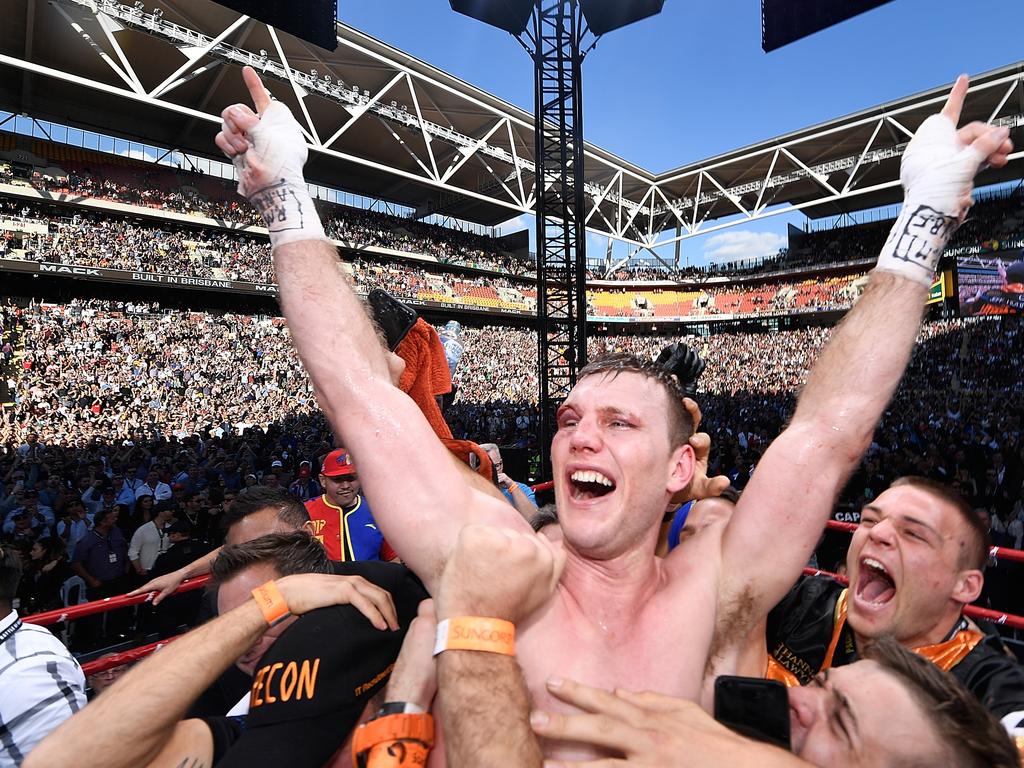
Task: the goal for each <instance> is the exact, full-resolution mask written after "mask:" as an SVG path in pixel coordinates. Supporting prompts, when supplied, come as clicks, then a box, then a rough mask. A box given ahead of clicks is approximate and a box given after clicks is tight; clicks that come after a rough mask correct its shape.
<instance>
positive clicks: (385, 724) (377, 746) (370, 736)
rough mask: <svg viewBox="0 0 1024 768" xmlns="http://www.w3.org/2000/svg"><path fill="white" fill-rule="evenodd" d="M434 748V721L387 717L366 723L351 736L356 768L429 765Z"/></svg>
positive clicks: (427, 717) (424, 715)
mask: <svg viewBox="0 0 1024 768" xmlns="http://www.w3.org/2000/svg"><path fill="white" fill-rule="evenodd" d="M433 746H434V718H433V717H432V716H431V715H430V714H429V713H427V712H423V713H420V714H416V715H411V714H397V715H385V716H384V717H378V718H376V719H374V720H370V721H368V722H365V723H363V724H362V725H360V726H359V727H358V728H356V730H355V733H354V734H353V735H352V762H353V763H354V764H355V765H356V766H357V768H397V767H398V766H407V765H408V766H411V765H419V766H422V765H426V758H427V755H428V754H429V753H430V748H431V747H433Z"/></svg>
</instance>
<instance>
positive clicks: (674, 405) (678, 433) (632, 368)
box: [577, 352, 693, 450]
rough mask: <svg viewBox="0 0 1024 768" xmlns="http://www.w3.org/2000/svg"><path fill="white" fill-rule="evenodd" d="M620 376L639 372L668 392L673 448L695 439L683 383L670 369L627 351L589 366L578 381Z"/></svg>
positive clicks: (668, 419)
mask: <svg viewBox="0 0 1024 768" xmlns="http://www.w3.org/2000/svg"><path fill="white" fill-rule="evenodd" d="M620 373H637V374H639V375H641V376H643V377H644V378H646V379H650V380H651V381H655V382H657V383H658V384H660V385H661V388H662V389H663V390H664V391H665V399H666V400H667V401H668V413H666V414H665V416H666V423H667V424H668V438H669V441H670V443H671V446H672V449H673V450H675V449H676V448H678V447H679V446H681V445H685V444H686V442H687V441H688V440H689V439H690V437H692V436H693V419H692V418H691V417H690V413H689V411H687V410H686V406H684V405H683V398H684V397H685V395H684V394H683V390H682V388H680V386H679V380H678V379H677V378H676V377H675V376H673V375H672V374H671V373H670V372H669V371H668V370H667V369H665V368H663V367H662V366H660V365H658V364H656V363H655V362H654V361H653V360H646V361H645V360H642V359H640V358H639V357H637V356H636V355H630V354H626V353H623V352H616V353H614V354H610V355H603V356H601V357H599V358H597V359H596V360H594V361H592V362H590V363H588V364H587V365H586V366H584V368H583V369H582V370H581V371H580V372H579V375H578V377H577V381H582V380H583V379H584V378H585V377H587V376H599V375H603V376H610V377H611V378H613V379H614V378H615V377H616V376H618V375H619V374H620Z"/></svg>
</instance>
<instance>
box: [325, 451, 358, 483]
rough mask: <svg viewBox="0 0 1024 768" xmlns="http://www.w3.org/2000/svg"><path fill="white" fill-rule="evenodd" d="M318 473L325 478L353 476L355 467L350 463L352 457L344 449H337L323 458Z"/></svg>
mask: <svg viewBox="0 0 1024 768" xmlns="http://www.w3.org/2000/svg"><path fill="white" fill-rule="evenodd" d="M320 472H321V474H323V475H326V476H327V477H339V476H340V475H354V474H355V473H356V465H355V464H353V463H352V455H351V454H350V453H349V452H348V451H346V450H345V449H344V448H339V449H338V450H336V451H331V452H330V453H328V454H327V456H325V457H324V465H323V467H321V468H320Z"/></svg>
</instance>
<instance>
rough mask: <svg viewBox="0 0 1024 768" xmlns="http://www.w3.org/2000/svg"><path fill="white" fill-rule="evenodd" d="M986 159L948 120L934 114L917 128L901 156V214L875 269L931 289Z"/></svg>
mask: <svg viewBox="0 0 1024 768" xmlns="http://www.w3.org/2000/svg"><path fill="white" fill-rule="evenodd" d="M984 159H985V158H983V157H981V156H980V155H979V153H978V150H976V149H975V148H974V147H973V146H964V145H962V144H961V143H960V140H959V139H958V138H957V135H956V126H955V125H953V122H952V121H951V120H950V119H949V118H947V117H944V116H943V115H932V116H931V117H929V118H928V119H927V120H925V121H924V123H922V124H921V127H920V128H919V129H918V131H917V133H916V134H915V135H914V138H913V139H912V140H911V142H910V144H909V145H908V146H907V149H906V151H905V152H904V153H903V162H902V163H901V164H900V181H901V182H902V183H903V190H904V193H905V199H904V202H903V210H902V212H901V213H900V216H899V218H898V219H896V223H895V224H894V225H893V228H892V231H890V232H889V239H888V240H886V242H885V245H884V246H883V247H882V252H881V254H879V256H878V265H877V267H876V269H880V270H882V271H886V272H897V273H899V274H900V275H902V276H903V277H906V278H908V279H910V280H916V281H917V282H919V283H922V284H924V285H931V283H932V280H933V279H934V276H935V267H936V265H937V264H938V263H939V257H940V256H942V251H943V250H944V249H945V247H946V243H947V241H948V240H949V238H950V237H951V236H952V234H953V232H954V231H955V230H956V228H957V226H959V224H960V221H961V220H962V217H963V216H964V215H965V214H966V209H964V208H963V204H962V200H963V198H965V197H967V196H969V195H970V193H971V184H972V182H973V180H974V176H975V174H976V173H977V172H978V168H979V167H980V166H981V163H982V161H983V160H984Z"/></svg>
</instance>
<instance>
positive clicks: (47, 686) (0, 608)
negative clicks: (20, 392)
mask: <svg viewBox="0 0 1024 768" xmlns="http://www.w3.org/2000/svg"><path fill="white" fill-rule="evenodd" d="M20 580H21V563H20V562H19V559H18V553H17V552H15V551H14V549H13V548H12V547H6V546H3V545H0V691H2V692H3V693H2V694H0V768H14V766H18V765H21V763H22V761H23V760H24V759H25V756H26V755H27V754H28V753H29V752H30V751H31V750H32V749H33V747H35V745H36V744H38V743H39V742H40V741H42V740H43V739H44V738H45V737H46V735H47V734H48V733H50V731H52V730H53V729H54V728H56V727H57V726H58V725H60V724H61V723H62V722H64V721H65V720H66V719H68V718H69V717H71V716H72V715H73V714H74V713H75V712H77V711H78V710H80V709H81V708H82V707H84V706H85V675H83V674H82V668H81V667H80V666H78V662H77V661H75V659H74V657H73V656H72V655H71V654H70V653H68V650H67V649H66V648H65V647H64V646H63V644H62V643H61V642H60V640H59V639H58V638H57V637H55V636H54V635H53V634H52V633H51V632H50V631H49V630H47V629H46V628H44V627H37V626H35V625H34V624H23V623H22V621H21V619H19V618H18V614H17V612H16V611H15V610H14V609H13V607H12V602H13V600H14V596H15V595H16V594H17V592H18V582H19V581H20Z"/></svg>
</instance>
